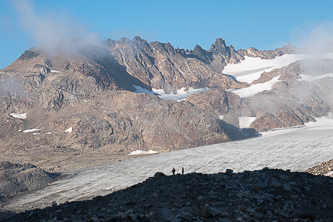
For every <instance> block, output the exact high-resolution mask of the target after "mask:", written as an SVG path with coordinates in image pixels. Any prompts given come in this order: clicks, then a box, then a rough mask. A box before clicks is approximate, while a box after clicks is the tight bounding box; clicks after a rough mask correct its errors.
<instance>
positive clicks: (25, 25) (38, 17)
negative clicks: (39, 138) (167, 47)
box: [0, 0, 333, 69]
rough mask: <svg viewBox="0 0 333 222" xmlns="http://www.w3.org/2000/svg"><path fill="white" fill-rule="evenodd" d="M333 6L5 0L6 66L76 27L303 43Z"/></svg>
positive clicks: (94, 32) (323, 2)
mask: <svg viewBox="0 0 333 222" xmlns="http://www.w3.org/2000/svg"><path fill="white" fill-rule="evenodd" d="M332 8H333V1H331V0H320V1H312V0H308V1H304V0H278V1H273V0H265V1H264V0H251V1H247V0H242V1H241V0H239V1H237V0H228V1H227V0H205V1H203V0H202V1H196V0H169V1H159V0H141V1H138V0H131V1H130V0H99V1H92V0H90V1H88V0H80V1H79V0H48V1H45V0H31V1H23V0H21V1H20V0H19V1H10V0H0V34H1V35H0V69H1V68H4V67H6V66H8V65H9V64H10V63H11V62H13V61H14V60H15V59H17V58H18V57H19V56H20V55H21V54H22V53H23V52H24V50H26V49H28V48H30V47H32V46H39V45H41V44H46V43H47V40H49V39H51V40H55V39H57V38H62V37H75V35H78V36H79V37H82V35H83V36H84V37H88V38H94V39H95V40H98V41H103V40H105V39H107V38H111V39H115V40H117V39H119V38H120V37H123V36H124V37H128V38H130V39H132V38H133V37H134V36H137V35H138V36H141V37H142V38H144V39H146V40H148V41H149V42H151V41H160V42H170V43H171V44H172V45H173V46H174V47H179V48H184V49H193V48H194V46H195V45H196V44H198V45H200V46H202V47H203V48H204V49H209V48H210V45H211V44H213V43H214V42H215V40H216V38H219V37H221V38H223V39H224V40H225V41H226V43H227V45H233V46H234V47H235V48H236V49H241V48H242V49H245V48H249V47H255V48H257V49H260V50H264V49H274V48H277V47H281V46H283V45H285V44H286V43H288V42H290V43H292V44H294V45H298V44H299V43H301V42H302V41H303V40H304V39H306V38H307V37H308V35H309V33H312V32H313V30H318V27H321V28H319V30H321V31H323V30H324V31H327V29H330V27H333V25H331V23H332V24H333V13H332ZM27 10H28V12H27ZM322 24H326V25H324V26H322ZM327 24H329V25H327ZM327 27H328V28H327ZM332 30H333V29H332ZM330 33H333V31H332V32H331V31H328V34H327V33H326V35H327V37H328V38H330Z"/></svg>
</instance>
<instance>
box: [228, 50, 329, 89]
mask: <svg viewBox="0 0 333 222" xmlns="http://www.w3.org/2000/svg"><path fill="white" fill-rule="evenodd" d="M244 58H245V59H244V60H242V61H241V62H240V63H236V64H227V65H226V66H225V67H224V69H223V71H222V72H223V73H224V74H227V75H231V76H234V77H235V78H236V79H237V81H240V82H247V83H249V84H251V83H252V82H253V81H255V80H257V79H259V78H260V76H261V74H262V73H263V72H270V71H272V70H273V69H278V68H282V67H285V66H288V65H290V64H291V63H293V62H296V61H299V60H303V59H313V60H320V59H326V58H328V59H333V53H321V54H285V55H282V56H279V57H276V58H274V59H262V58H259V57H248V56H244Z"/></svg>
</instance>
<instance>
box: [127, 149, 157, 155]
mask: <svg viewBox="0 0 333 222" xmlns="http://www.w3.org/2000/svg"><path fill="white" fill-rule="evenodd" d="M157 153H158V152H157V151H154V150H148V151H144V150H135V151H132V152H130V153H129V154H128V155H146V154H157Z"/></svg>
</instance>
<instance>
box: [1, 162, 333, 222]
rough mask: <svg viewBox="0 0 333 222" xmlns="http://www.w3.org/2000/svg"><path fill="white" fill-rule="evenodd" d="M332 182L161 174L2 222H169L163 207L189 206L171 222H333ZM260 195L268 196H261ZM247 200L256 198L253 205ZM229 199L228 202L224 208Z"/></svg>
mask: <svg viewBox="0 0 333 222" xmlns="http://www.w3.org/2000/svg"><path fill="white" fill-rule="evenodd" d="M170 167H171V169H172V166H170ZM178 170H179V169H178ZM222 170H223V166H221V171H222ZM153 173H154V172H152V174H153ZM168 174H170V172H168ZM332 183H333V178H330V177H326V176H314V175H312V174H309V173H303V172H291V171H290V170H281V169H269V168H263V169H262V170H256V171H244V172H240V173H234V172H233V171H232V170H230V169H229V170H226V172H225V173H224V172H220V173H215V174H203V173H196V172H192V173H186V169H185V174H183V175H182V174H176V175H171V176H167V175H165V174H164V173H163V172H158V173H155V175H154V176H153V177H149V178H147V179H146V180H145V181H143V182H141V183H138V184H136V185H133V186H131V187H128V188H126V189H123V190H120V191H116V192H113V193H111V194H109V195H106V196H96V197H94V198H92V199H91V200H86V201H75V202H69V203H64V204H60V205H55V206H53V207H47V208H45V209H36V210H27V211H25V212H22V213H20V214H16V215H14V216H12V217H10V218H7V219H5V220H4V221H41V220H50V219H53V218H56V219H57V220H61V221H62V220H65V218H67V220H68V219H69V218H71V219H73V218H76V219H80V218H82V219H84V220H89V219H91V221H92V220H93V219H92V218H97V217H99V219H101V220H106V219H107V221H133V218H136V220H135V221H167V219H165V220H153V218H154V217H156V214H158V212H159V211H160V210H161V208H167V209H169V208H172V207H173V206H185V205H186V206H187V207H175V208H174V209H173V211H172V212H171V211H170V210H168V212H170V214H171V215H173V214H174V216H173V218H176V215H178V217H179V218H182V217H181V215H188V216H190V218H193V215H197V216H198V217H200V218H202V219H204V218H207V221H213V220H214V221H220V220H221V219H223V218H227V219H228V221H229V220H230V221H234V219H236V218H238V217H240V216H244V215H246V216H247V218H253V219H254V220H253V221H257V219H258V218H260V221H273V220H275V221H295V219H296V220H297V221H305V220H306V221H314V219H316V220H318V221H331V220H330V219H332V218H333V211H332V209H333V199H332V192H333V189H332V185H331V184H332ZM262 193H263V194H265V195H260V194H262ZM242 194H243V195H242ZM295 196H296V197H297V198H295ZM198 197H201V198H198ZM249 197H250V198H251V197H253V198H251V201H249ZM252 199H253V200H252ZM226 200H227V201H228V202H227V203H229V204H226ZM256 200H258V201H260V200H262V201H261V202H260V205H259V204H257V205H258V206H257V205H256V204H253V203H256V202H257V201H256ZM230 203H232V205H231V204H230ZM109 206H110V207H109ZM238 206H241V207H242V209H253V210H254V211H256V212H266V211H271V212H276V213H274V214H273V213H271V214H266V213H260V214H257V215H254V214H253V213H251V212H252V211H242V212H240V211H239V210H238V209H239V207H238ZM286 206H287V207H286ZM322 206H325V207H322ZM199 209H200V210H199ZM217 209H224V210H225V211H226V212H227V213H225V214H224V215H222V214H221V213H219V212H221V211H220V210H217ZM208 218H212V220H208ZM71 219H69V220H71ZM303 219H304V220H303ZM308 219H309V220H308ZM192 220H193V219H191V220H187V221H192ZM169 221H171V220H169ZM205 221H206V220H205Z"/></svg>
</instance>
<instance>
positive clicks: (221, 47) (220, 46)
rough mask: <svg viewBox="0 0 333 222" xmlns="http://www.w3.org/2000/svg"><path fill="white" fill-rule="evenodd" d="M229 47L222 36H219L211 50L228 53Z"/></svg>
mask: <svg viewBox="0 0 333 222" xmlns="http://www.w3.org/2000/svg"><path fill="white" fill-rule="evenodd" d="M228 50H229V47H227V46H226V44H225V41H224V40H223V39H222V38H217V39H216V41H215V43H214V44H213V45H212V46H211V47H210V49H209V51H210V52H213V53H214V52H215V53H222V54H223V53H226V52H227V51H228Z"/></svg>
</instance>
